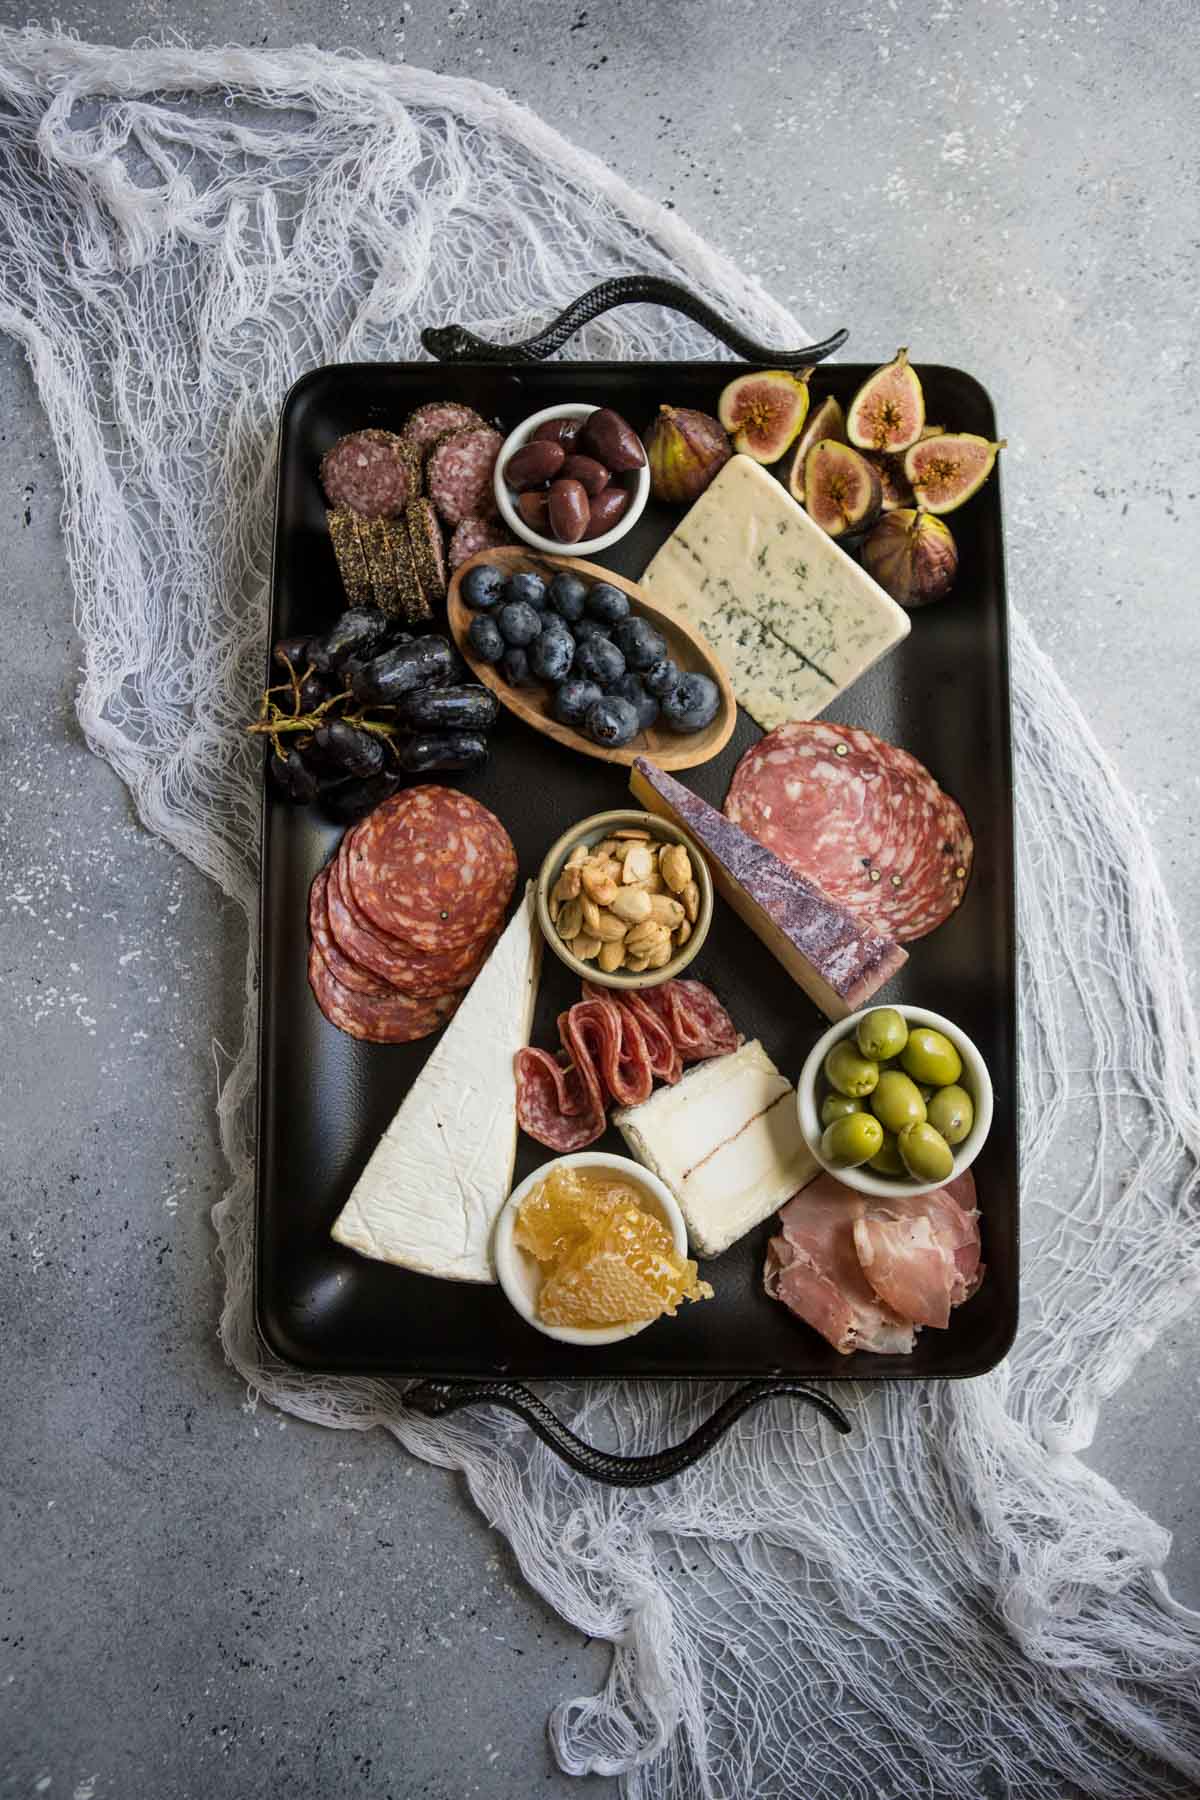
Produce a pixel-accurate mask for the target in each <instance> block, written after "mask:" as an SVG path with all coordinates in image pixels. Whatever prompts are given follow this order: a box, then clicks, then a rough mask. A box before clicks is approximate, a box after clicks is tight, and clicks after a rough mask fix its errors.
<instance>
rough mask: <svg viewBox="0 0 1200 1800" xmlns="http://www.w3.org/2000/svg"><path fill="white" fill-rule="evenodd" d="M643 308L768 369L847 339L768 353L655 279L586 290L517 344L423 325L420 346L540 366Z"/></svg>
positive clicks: (814, 358)
mask: <svg viewBox="0 0 1200 1800" xmlns="http://www.w3.org/2000/svg"><path fill="white" fill-rule="evenodd" d="M647 302H649V303H650V304H652V305H656V306H670V307H673V308H674V309H675V311H676V312H681V313H683V314H684V315H685V317H687V318H689V319H694V320H695V322H696V324H697V325H703V327H704V329H705V330H706V331H711V333H712V335H713V336H714V337H715V338H719V339H720V341H721V343H723V344H724V345H725V346H726V348H727V349H729V350H732V351H734V352H735V353H736V354H737V355H738V356H740V357H742V359H743V360H744V361H745V362H751V363H763V364H765V365H766V366H767V367H769V368H772V369H800V368H807V367H808V366H809V365H810V364H812V363H819V362H824V360H825V358H826V357H827V356H832V355H833V353H834V351H835V350H840V349H841V347H842V345H843V344H844V343H845V341H846V339H847V337H849V335H850V334H849V332H848V331H844V330H843V331H835V332H834V334H833V336H832V337H828V338H825V339H824V341H823V342H822V343H820V344H807V345H805V347H804V348H803V349H802V350H772V349H771V348H770V346H769V345H767V344H757V343H755V341H754V339H753V338H750V337H747V336H746V334H745V332H744V331H741V330H739V329H738V327H737V326H736V325H735V324H733V323H732V322H731V321H730V320H729V319H726V318H723V317H722V316H721V314H720V313H719V312H716V311H714V309H713V308H712V307H711V306H709V305H708V303H707V302H706V301H704V300H701V299H700V298H699V296H698V295H696V294H693V293H691V292H689V290H688V289H687V288H685V287H682V286H681V285H680V284H679V282H677V281H666V280H664V279H663V277H662V276H659V275H618V276H617V277H616V278H615V279H614V280H612V281H602V282H601V283H600V285H599V287H594V288H589V290H588V292H587V293H586V294H581V295H580V297H579V299H578V300H574V301H572V303H571V305H570V306H568V307H566V308H565V309H564V310H563V311H562V312H560V313H559V315H558V317H557V318H556V319H554V320H553V321H552V322H551V323H550V324H549V325H547V327H546V329H545V330H544V331H539V332H538V333H537V335H536V336H535V337H531V338H525V339H524V340H523V341H522V342H521V343H519V344H490V343H489V342H488V341H487V339H486V338H481V337H476V335H475V333H474V332H473V331H468V330H467V328H466V326H465V325H429V326H427V327H426V329H425V330H424V331H423V332H422V333H421V342H422V343H423V344H424V346H425V348H426V350H428V351H429V354H430V355H431V356H436V357H437V358H438V360H439V362H489V363H501V362H502V363H513V362H517V363H532V362H541V361H542V360H543V358H544V357H547V356H553V355H554V352H555V351H556V350H561V349H562V347H563V345H564V344H565V343H566V341H567V339H568V338H569V337H572V336H573V335H574V333H575V332H577V331H579V330H581V329H582V327H583V326H585V325H590V324H591V322H592V320H593V319H598V318H599V317H600V314H601V313H606V312H610V311H611V310H612V308H613V307H614V306H634V305H645V304H646V303H647Z"/></svg>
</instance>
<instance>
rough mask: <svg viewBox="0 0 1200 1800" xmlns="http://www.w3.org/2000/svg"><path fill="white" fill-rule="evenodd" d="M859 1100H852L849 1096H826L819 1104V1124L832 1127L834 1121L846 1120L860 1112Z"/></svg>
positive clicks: (861, 1104) (861, 1106)
mask: <svg viewBox="0 0 1200 1800" xmlns="http://www.w3.org/2000/svg"><path fill="white" fill-rule="evenodd" d="M862 1110H863V1103H862V1101H861V1100H852V1099H851V1098H850V1096H849V1094H826V1096H825V1098H824V1099H823V1100H822V1102H821V1124H822V1126H825V1125H832V1124H833V1122H834V1120H835V1119H848V1118H849V1117H850V1114H851V1113H856V1112H862Z"/></svg>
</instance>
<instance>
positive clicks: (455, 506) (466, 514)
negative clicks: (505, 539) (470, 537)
mask: <svg viewBox="0 0 1200 1800" xmlns="http://www.w3.org/2000/svg"><path fill="white" fill-rule="evenodd" d="M503 443H504V439H503V438H502V437H501V435H500V433H499V432H498V431H493V430H492V428H491V426H490V425H475V426H470V427H468V429H467V430H466V431H452V432H451V433H450V435H449V437H445V438H442V440H441V441H440V443H438V444H437V445H436V446H435V447H434V449H432V450H431V451H430V453H429V461H428V462H427V463H426V465H425V477H426V486H427V487H428V490H429V498H430V499H431V500H432V501H433V504H434V505H435V506H436V507H437V509H438V512H439V513H440V514H441V516H442V518H443V519H445V521H446V523H447V525H457V524H459V523H460V522H461V521H462V520H463V519H484V518H488V517H489V516H490V515H491V514H492V513H494V512H495V510H496V495H495V490H494V488H493V486H492V471H493V469H494V468H495V466H496V458H497V457H498V456H499V454H500V449H501V446H502V445H503Z"/></svg>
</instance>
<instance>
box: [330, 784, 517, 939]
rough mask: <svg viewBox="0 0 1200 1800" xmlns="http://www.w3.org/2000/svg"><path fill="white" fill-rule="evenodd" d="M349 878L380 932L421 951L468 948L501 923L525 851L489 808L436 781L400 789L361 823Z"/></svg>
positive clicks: (353, 838)
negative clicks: (519, 850)
mask: <svg viewBox="0 0 1200 1800" xmlns="http://www.w3.org/2000/svg"><path fill="white" fill-rule="evenodd" d="M342 875H343V878H344V879H345V880H348V882H349V888H350V896H351V897H352V898H353V899H354V900H355V901H356V902H357V904H358V907H359V909H360V910H361V911H362V912H363V913H365V914H366V917H367V918H368V920H369V921H370V922H371V924H372V925H374V926H375V927H376V928H377V929H378V930H380V931H384V932H388V933H390V934H391V936H393V937H398V938H403V939H404V941H405V942H406V943H409V944H413V945H415V946H416V948H417V949H418V950H428V951H430V952H438V951H444V950H460V949H463V948H465V946H466V945H468V944H471V943H477V942H479V941H480V940H481V939H483V938H486V937H488V936H490V935H491V933H492V932H493V931H494V930H495V928H496V926H497V925H498V924H499V922H500V920H501V918H502V917H503V915H504V911H505V909H506V907H507V906H508V903H509V900H510V899H511V898H512V891H513V887H514V885H515V883H516V879H517V853H516V851H515V849H514V848H513V844H512V839H511V838H510V837H509V835H508V833H507V831H505V829H504V827H503V825H502V824H501V823H500V821H499V819H498V818H497V817H496V816H495V814H494V813H491V812H489V811H488V809H487V807H486V806H481V805H480V803H479V801H478V800H473V799H472V798H471V796H470V795H469V794H460V793H456V792H455V790H454V789H453V788H447V787H441V786H439V785H437V784H436V783H428V784H423V785H422V786H420V787H412V788H406V789H404V790H403V792H401V793H399V794H394V795H393V796H392V798H391V799H390V800H385V801H384V803H383V805H382V806H377V807H376V808H375V811H374V812H372V813H369V814H368V816H367V817H366V818H365V819H364V820H363V821H362V823H361V824H359V825H357V826H356V827H355V829H354V831H353V832H352V833H351V834H350V840H349V845H348V849H347V854H346V858H345V862H344V864H343V868H342Z"/></svg>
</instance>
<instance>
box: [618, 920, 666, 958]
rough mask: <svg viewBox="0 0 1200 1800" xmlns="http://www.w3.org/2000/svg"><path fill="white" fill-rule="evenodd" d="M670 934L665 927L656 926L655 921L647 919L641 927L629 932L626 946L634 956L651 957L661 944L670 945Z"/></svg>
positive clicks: (638, 926)
mask: <svg viewBox="0 0 1200 1800" xmlns="http://www.w3.org/2000/svg"><path fill="white" fill-rule="evenodd" d="M670 941H671V938H670V933H669V932H668V931H667V929H666V927H665V926H664V925H656V924H655V923H654V920H653V919H646V920H644V921H643V923H642V924H641V925H634V926H633V927H632V928H631V930H630V931H629V933H628V935H627V937H626V939H625V944H626V947H627V949H628V950H629V952H630V955H632V956H649V955H650V953H651V952H652V951H653V950H656V949H657V948H658V946H659V944H669V943H670Z"/></svg>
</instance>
